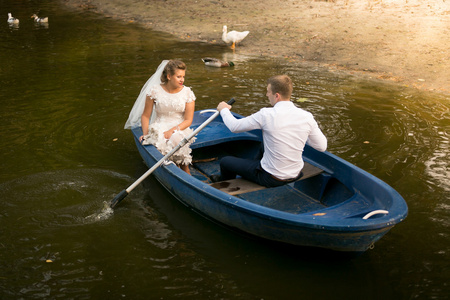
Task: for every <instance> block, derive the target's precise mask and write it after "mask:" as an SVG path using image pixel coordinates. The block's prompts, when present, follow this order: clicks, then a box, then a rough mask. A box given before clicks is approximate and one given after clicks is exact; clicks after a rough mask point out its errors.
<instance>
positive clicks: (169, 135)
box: [164, 129, 174, 140]
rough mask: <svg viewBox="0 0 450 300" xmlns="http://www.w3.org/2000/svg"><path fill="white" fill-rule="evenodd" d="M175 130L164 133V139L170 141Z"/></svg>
mask: <svg viewBox="0 0 450 300" xmlns="http://www.w3.org/2000/svg"><path fill="white" fill-rule="evenodd" d="M173 131H174V130H173V129H169V130H167V131H164V137H165V138H166V139H167V140H168V139H170V137H171V136H172V134H173Z"/></svg>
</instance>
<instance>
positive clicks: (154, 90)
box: [147, 85, 157, 100]
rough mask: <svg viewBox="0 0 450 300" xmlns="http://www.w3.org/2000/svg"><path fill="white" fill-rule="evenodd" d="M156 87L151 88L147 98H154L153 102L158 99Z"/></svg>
mask: <svg viewBox="0 0 450 300" xmlns="http://www.w3.org/2000/svg"><path fill="white" fill-rule="evenodd" d="M156 87H157V86H156V85H154V86H152V87H151V88H150V90H149V91H148V93H147V96H149V97H150V98H152V99H153V100H155V99H156Z"/></svg>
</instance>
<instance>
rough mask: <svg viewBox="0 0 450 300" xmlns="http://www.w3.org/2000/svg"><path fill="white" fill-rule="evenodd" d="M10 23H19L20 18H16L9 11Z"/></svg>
mask: <svg viewBox="0 0 450 300" xmlns="http://www.w3.org/2000/svg"><path fill="white" fill-rule="evenodd" d="M8 23H9V24H19V19H16V18H14V17H13V16H12V14H11V13H8Z"/></svg>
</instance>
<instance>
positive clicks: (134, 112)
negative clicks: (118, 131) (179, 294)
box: [125, 60, 169, 129]
mask: <svg viewBox="0 0 450 300" xmlns="http://www.w3.org/2000/svg"><path fill="white" fill-rule="evenodd" d="M168 62H169V61H168V60H163V61H162V62H161V64H160V65H159V66H158V69H156V72H155V73H154V74H153V75H152V76H151V77H150V78H149V79H148V80H147V82H146V83H145V84H144V86H143V87H142V89H141V92H140V93H139V96H138V97H137V99H136V102H134V105H133V108H132V109H131V112H130V115H129V116H128V120H127V122H126V123H125V129H132V128H135V127H139V126H141V116H142V112H143V111H144V107H145V99H146V98H147V93H148V91H149V90H150V88H151V87H152V86H154V85H157V84H161V75H162V73H163V71H164V67H165V66H166V65H167V63H168ZM154 115H155V110H154V109H153V111H152V116H151V118H150V123H152V121H153V119H154Z"/></svg>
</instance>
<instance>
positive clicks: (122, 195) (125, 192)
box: [110, 98, 236, 208]
mask: <svg viewBox="0 0 450 300" xmlns="http://www.w3.org/2000/svg"><path fill="white" fill-rule="evenodd" d="M234 102H236V101H235V100H234V98H231V99H230V100H229V101H228V102H227V103H228V104H229V105H232V104H233V103H234ZM219 113H220V112H219V111H216V112H215V113H214V114H213V115H212V116H211V117H209V118H208V119H207V120H206V121H205V122H203V123H202V124H201V125H200V126H199V127H197V129H195V130H194V132H192V133H191V134H190V135H189V136H187V137H185V138H183V139H182V140H181V142H180V143H179V144H178V145H177V146H175V147H174V148H173V149H172V150H171V151H170V152H169V153H167V154H166V155H165V156H164V157H163V158H161V159H160V160H159V161H158V162H157V163H155V164H154V165H153V166H152V167H151V168H150V169H149V170H148V171H147V172H145V173H144V174H143V175H142V176H141V177H139V179H138V180H136V181H135V182H133V184H131V185H130V186H129V187H128V188H127V189H125V190H123V191H121V192H120V193H119V194H117V195H116V197H114V199H113V200H112V201H111V204H110V207H111V208H114V207H116V206H117V205H118V204H119V203H120V201H122V200H123V199H124V198H125V197H126V196H128V194H129V193H130V192H131V191H132V190H133V189H134V188H135V187H136V186H138V185H139V184H140V183H141V182H142V181H144V179H145V178H147V177H148V176H149V175H150V174H152V173H153V171H155V170H156V168H158V167H159V166H160V165H162V164H163V163H164V162H165V161H166V160H167V159H168V158H169V157H171V156H172V155H173V154H174V153H175V152H177V151H178V150H179V149H180V148H181V147H183V146H184V145H186V144H187V143H188V141H189V140H190V139H192V138H193V137H194V136H196V135H197V133H199V132H200V131H201V130H202V129H203V128H205V127H206V126H207V125H208V124H209V123H211V122H212V120H214V119H215V118H216V117H217V116H218V115H219Z"/></svg>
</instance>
